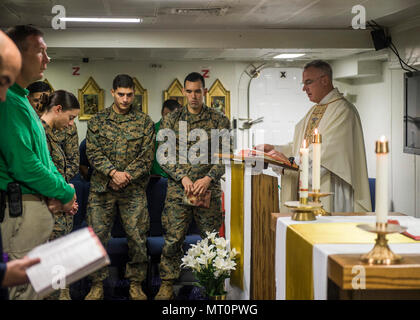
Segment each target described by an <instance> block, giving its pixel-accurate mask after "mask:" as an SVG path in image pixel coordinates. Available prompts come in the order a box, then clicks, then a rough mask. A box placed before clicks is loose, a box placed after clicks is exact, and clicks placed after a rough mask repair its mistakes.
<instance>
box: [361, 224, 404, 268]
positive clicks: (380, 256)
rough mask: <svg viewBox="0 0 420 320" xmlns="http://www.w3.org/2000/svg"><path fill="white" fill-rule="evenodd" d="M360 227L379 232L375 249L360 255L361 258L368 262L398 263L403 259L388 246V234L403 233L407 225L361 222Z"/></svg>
mask: <svg viewBox="0 0 420 320" xmlns="http://www.w3.org/2000/svg"><path fill="white" fill-rule="evenodd" d="M357 227H358V228H360V229H362V230H365V231H368V232H373V233H377V234H378V237H377V238H376V243H375V246H374V247H373V249H372V250H371V251H370V252H369V253H367V254H364V255H362V256H361V257H360V260H361V261H362V262H364V263H368V264H384V265H390V264H397V263H400V262H401V261H402V257H401V256H400V255H397V254H395V253H393V252H392V251H391V249H390V248H389V246H388V240H387V239H386V235H387V234H390V233H401V232H404V231H405V230H407V227H402V226H400V225H398V224H388V223H376V225H372V224H359V225H358V226H357Z"/></svg>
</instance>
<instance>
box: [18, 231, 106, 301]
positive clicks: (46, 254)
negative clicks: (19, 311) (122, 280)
mask: <svg viewBox="0 0 420 320" xmlns="http://www.w3.org/2000/svg"><path fill="white" fill-rule="evenodd" d="M28 257H30V258H40V259H41V262H40V263H39V264H36V265H33V266H31V267H30V268H28V269H27V270H26V273H27V275H28V278H29V280H30V282H31V284H32V286H33V287H34V289H35V291H36V292H37V293H38V294H39V295H40V297H41V298H42V297H45V296H47V295H49V294H50V293H51V292H53V291H54V290H57V289H63V288H65V287H66V286H67V285H69V284H71V283H73V282H75V281H77V280H80V279H81V278H83V277H86V276H87V275H89V274H90V273H92V272H94V271H96V270H98V269H100V268H102V267H104V266H106V265H108V264H109V263H110V260H109V257H108V254H107V253H106V250H105V248H104V247H103V246H102V244H101V241H100V240H99V238H98V237H97V236H96V234H95V233H94V232H93V230H92V228H90V227H87V228H83V229H80V230H77V231H75V232H72V233H70V234H68V235H66V236H64V237H61V238H58V239H56V240H53V241H51V242H47V243H45V244H42V245H40V246H38V247H36V248H35V249H33V250H31V251H30V252H29V253H28Z"/></svg>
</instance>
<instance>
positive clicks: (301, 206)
mask: <svg viewBox="0 0 420 320" xmlns="http://www.w3.org/2000/svg"><path fill="white" fill-rule="evenodd" d="M284 205H285V206H286V207H288V208H291V209H292V211H293V215H292V220H295V221H312V220H316V217H315V214H314V211H315V210H316V209H317V208H319V204H317V203H314V202H308V198H300V200H299V201H287V202H285V204H284Z"/></svg>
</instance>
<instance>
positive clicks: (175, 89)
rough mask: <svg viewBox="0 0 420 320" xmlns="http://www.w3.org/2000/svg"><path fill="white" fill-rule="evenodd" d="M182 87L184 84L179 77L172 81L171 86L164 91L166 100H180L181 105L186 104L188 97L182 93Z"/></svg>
mask: <svg viewBox="0 0 420 320" xmlns="http://www.w3.org/2000/svg"><path fill="white" fill-rule="evenodd" d="M182 88H183V87H182V84H181V82H179V80H178V79H175V80H174V81H172V83H171V85H170V86H169V88H168V89H167V90H165V91H164V93H163V99H164V101H166V100H169V99H173V100H176V101H178V102H179V104H180V105H181V106H185V105H186V104H187V98H186V97H184V95H183V94H182Z"/></svg>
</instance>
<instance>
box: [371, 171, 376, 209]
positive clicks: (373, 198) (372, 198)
mask: <svg viewBox="0 0 420 320" xmlns="http://www.w3.org/2000/svg"><path fill="white" fill-rule="evenodd" d="M375 183H376V179H375V178H369V190H370V201H371V203H372V212H375Z"/></svg>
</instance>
